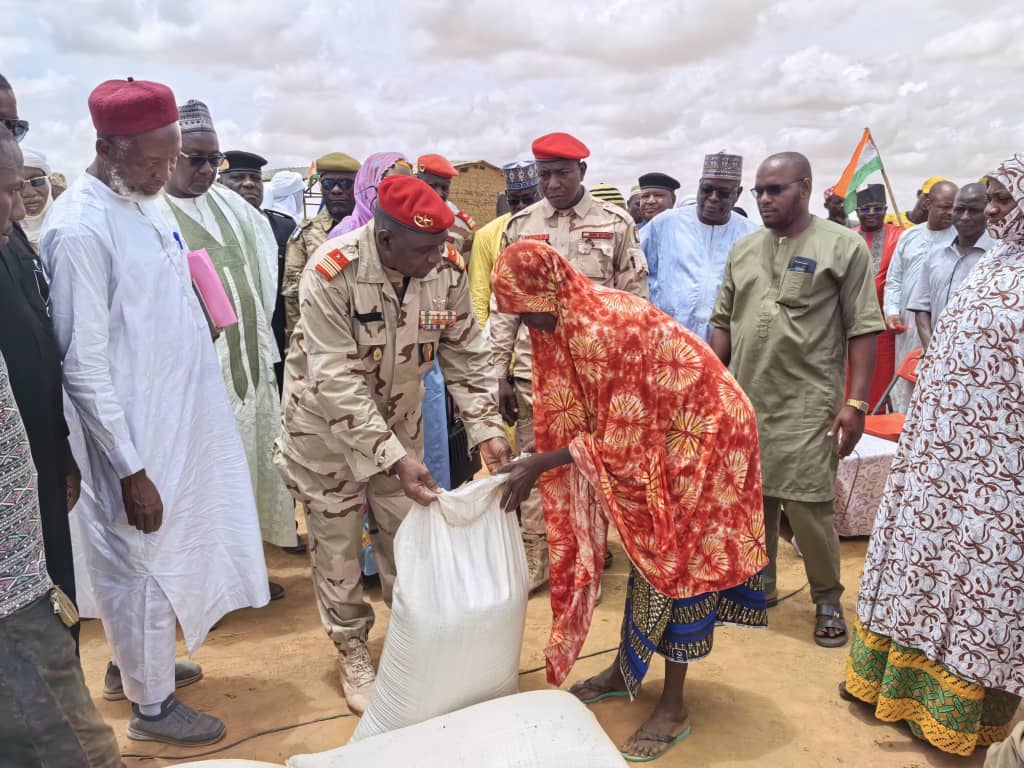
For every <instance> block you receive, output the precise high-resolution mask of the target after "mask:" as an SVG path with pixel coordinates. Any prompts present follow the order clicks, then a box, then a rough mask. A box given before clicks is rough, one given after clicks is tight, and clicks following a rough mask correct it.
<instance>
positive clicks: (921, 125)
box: [0, 0, 1024, 207]
mask: <svg viewBox="0 0 1024 768" xmlns="http://www.w3.org/2000/svg"><path fill="white" fill-rule="evenodd" d="M26 7H31V9H32V10H30V11H28V12H26V11H25V8H26ZM986 9H995V10H994V11H992V12H990V13H989V12H986ZM0 10H5V11H7V17H8V18H13V19H14V20H15V22H14V27H13V29H9V30H7V32H6V34H7V35H8V37H7V38H4V39H7V40H15V41H22V42H16V43H15V45H16V46H21V50H24V48H25V46H27V45H29V44H30V45H31V54H30V55H18V56H11V57H9V59H10V60H9V62H5V63H4V65H3V68H4V69H3V72H4V74H5V75H6V76H8V78H9V79H11V81H12V82H13V83H14V85H15V88H16V91H17V93H18V96H19V108H20V109H21V111H22V112H23V113H24V115H25V116H26V117H28V118H29V119H30V121H31V122H32V133H31V134H30V136H31V140H32V141H33V146H38V148H39V149H42V150H43V151H46V152H48V154H50V155H51V157H52V159H54V163H55V165H60V166H63V167H62V170H66V171H67V172H68V173H69V175H72V176H73V175H75V173H76V172H77V171H79V170H80V169H81V168H84V167H85V165H86V164H87V163H88V162H89V160H90V158H91V144H92V137H91V132H90V130H89V122H88V113H87V111H86V99H87V96H88V93H89V91H90V90H91V88H92V87H93V86H94V85H95V84H96V83H98V82H100V81H101V80H104V79H107V78H109V77H123V76H126V75H128V74H133V75H134V76H136V77H140V78H142V77H146V78H150V79H156V80H161V81H162V82H167V83H168V84H169V85H171V86H172V88H173V89H174V91H175V93H176V95H177V96H178V99H179V101H180V102H183V101H184V100H185V99H188V98H198V99H202V100H203V101H205V102H207V104H209V106H210V109H211V110H212V112H213V115H214V118H215V120H216V121H217V124H218V126H219V130H220V134H221V142H222V146H223V147H224V148H225V149H227V148H237V149H251V150H253V151H257V152H260V153H261V154H263V155H265V156H266V157H268V158H269V159H270V161H271V163H272V164H273V165H275V166H282V165H297V166H306V165H308V164H309V161H310V160H311V159H312V158H314V157H317V156H319V155H320V154H323V153H324V152H328V151H332V150H341V151H345V152H349V153H351V154H353V155H358V156H365V155H367V154H369V153H371V152H374V151H381V150H392V149H393V150H398V151H403V152H405V153H406V154H407V155H408V156H410V157H415V156H416V155H418V154H421V153H423V152H429V151H435V152H441V153H443V154H447V155H449V156H450V157H452V158H454V159H478V158H482V159H487V160H490V161H491V162H493V163H495V164H500V163H503V162H507V161H508V160H511V159H515V158H520V157H524V156H527V155H528V153H529V146H530V142H531V140H532V139H533V138H534V137H536V136H537V135H539V134H541V133H546V132H548V131H554V130H564V131H569V132H572V133H575V134H576V135H578V136H579V137H580V138H581V139H583V140H584V141H585V142H586V143H587V144H588V145H589V146H590V148H591V150H592V156H591V158H590V160H589V165H590V172H589V174H588V179H589V180H591V181H593V182H596V181H608V182H611V183H614V184H617V185H618V186H620V187H623V188H626V187H628V186H629V185H630V184H631V183H632V182H633V180H634V179H635V178H636V177H637V175H639V174H640V173H644V172H646V171H652V170H663V171H665V172H667V173H671V174H672V175H674V176H676V177H678V178H679V179H680V180H681V181H682V182H683V184H684V189H683V192H684V193H688V192H692V191H693V186H694V183H695V181H696V179H697V177H698V175H699V172H700V166H701V161H702V158H703V155H704V154H705V153H706V152H715V151H718V150H720V149H728V150H729V151H733V152H739V153H742V154H743V155H744V157H745V162H746V173H745V176H746V179H745V180H746V182H747V183H746V186H748V187H749V186H751V184H752V183H753V177H754V173H755V171H756V168H757V165H758V163H759V162H760V160H761V159H762V158H763V157H764V156H766V155H767V154H769V153H771V152H776V151H781V150H789V149H795V150H799V151H802V152H804V153H805V154H807V155H808V157H809V158H810V159H811V161H812V164H813V167H814V172H815V179H816V181H815V186H816V188H817V189H819V190H820V189H824V187H825V186H827V185H828V184H830V183H831V182H832V181H834V179H835V178H837V177H838V175H839V173H840V171H841V170H842V168H843V166H844V165H845V164H846V161H847V160H848V159H849V155H850V152H851V151H852V149H853V147H854V145H855V144H856V142H857V140H858V138H859V137H860V133H861V131H862V130H863V127H864V126H866V125H867V126H870V127H871V129H872V131H873V133H874V135H875V137H876V140H877V141H878V143H879V146H880V149H881V151H882V156H883V159H884V160H885V162H886V165H887V168H888V169H889V172H890V175H891V176H892V177H893V181H894V183H895V185H896V187H897V193H898V196H899V198H900V199H901V200H902V201H903V202H904V204H906V203H908V202H909V201H910V198H911V196H912V195H913V191H914V190H916V189H917V187H918V186H919V185H920V181H921V180H922V179H924V178H926V177H928V176H931V175H934V174H936V173H941V174H942V175H947V176H951V177H953V178H956V179H960V180H964V181H966V180H969V179H974V178H977V176H978V175H980V174H981V173H982V172H984V171H985V170H986V169H988V168H989V167H991V166H993V165H995V164H996V163H997V162H999V161H1000V160H1001V159H1002V158H1003V157H1005V156H1007V155H1008V154H1010V153H1012V152H1013V151H1016V150H1017V149H1019V148H1020V147H1021V146H1024V133H1022V130H1021V126H1022V125H1024V106H1021V105H1020V104H1018V97H1017V93H1018V81H1019V78H1020V69H1021V67H1022V66H1024V51H1022V50H1020V49H1019V46H1020V43H1018V42H1017V41H1018V40H1022V39H1024V35H1022V34H1020V33H1021V31H1024V14H1022V13H1021V11H1020V10H1018V9H1017V7H1016V6H1015V5H1014V4H1013V3H1009V4H1008V3H1007V0H1002V2H1001V3H999V2H989V1H988V0H972V2H971V3H970V4H965V3H963V2H962V0H939V2H937V3H935V4H930V5H929V6H928V7H927V8H924V7H923V6H921V4H920V3H919V2H914V1H913V0H833V1H832V2H830V3H829V4H828V6H827V8H826V7H825V6H821V5H820V4H808V3H805V2H800V0H776V1H775V2H768V3H765V2H763V1H762V2H758V1H756V0H718V2H716V3H713V4H710V5H709V4H708V3H706V2H697V0H675V2H672V0H643V1H641V0H616V1H615V2H612V3H607V2H606V3H598V2H596V1H594V0H563V2H552V1H551V0H521V2H519V3H516V4H515V5H512V4H509V3H504V4H498V3H494V2H485V0H459V1H458V2H457V1H456V0H422V1H421V2H415V1H414V0H393V2H391V3H387V4H369V3H359V2H355V0H345V1H343V2H335V1H332V0H308V1H307V2H303V3H301V4H289V3H281V2H279V1H272V0H248V2H246V3H244V4H239V3H237V2H230V1H229V0H130V1H129V0H76V2H74V3H59V2H36V3H33V4H31V5H30V6H26V4H25V3H24V2H23V0H22V1H21V2H15V0H0ZM890 19H898V23H895V24H893V23H888V22H887V21H886V20H890ZM2 40H3V39H0V42H2ZM26 41H30V42H26ZM5 52H6V51H5ZM750 202H751V201H749V200H747V203H748V204H749V203H750ZM748 207H752V206H749V205H748Z"/></svg>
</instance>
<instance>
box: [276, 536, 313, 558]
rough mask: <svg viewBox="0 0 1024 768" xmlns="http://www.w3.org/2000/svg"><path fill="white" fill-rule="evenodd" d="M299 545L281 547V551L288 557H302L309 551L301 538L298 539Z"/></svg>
mask: <svg viewBox="0 0 1024 768" xmlns="http://www.w3.org/2000/svg"><path fill="white" fill-rule="evenodd" d="M298 539H299V543H298V544H296V545H295V546H294V547H281V551H283V552H287V553H288V554H289V555H304V554H306V552H307V551H308V550H309V548H308V547H307V546H306V540H305V539H303V538H302V537H301V536H299V537H298Z"/></svg>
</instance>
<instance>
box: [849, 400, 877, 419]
mask: <svg viewBox="0 0 1024 768" xmlns="http://www.w3.org/2000/svg"><path fill="white" fill-rule="evenodd" d="M846 404H847V405H848V406H850V407H851V408H856V409H857V410H858V411H860V412H861V413H863V414H865V415H867V412H868V411H870V410H871V403H868V402H866V401H864V400H854V399H853V398H852V397H851V398H850V399H849V400H847V401H846Z"/></svg>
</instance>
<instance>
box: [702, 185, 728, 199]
mask: <svg viewBox="0 0 1024 768" xmlns="http://www.w3.org/2000/svg"><path fill="white" fill-rule="evenodd" d="M700 193H701V194H702V195H704V196H706V197H711V196H712V195H714V196H715V197H717V198H718V199H719V200H728V199H729V198H730V197H732V196H733V195H734V194H736V190H735V188H733V189H730V188H728V187H713V186H711V185H710V184H701V187H700Z"/></svg>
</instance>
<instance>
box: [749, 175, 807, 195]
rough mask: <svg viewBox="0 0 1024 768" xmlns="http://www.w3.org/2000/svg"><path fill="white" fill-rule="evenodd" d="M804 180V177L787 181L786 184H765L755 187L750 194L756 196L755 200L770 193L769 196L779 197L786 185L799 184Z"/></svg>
mask: <svg viewBox="0 0 1024 768" xmlns="http://www.w3.org/2000/svg"><path fill="white" fill-rule="evenodd" d="M803 180H804V179H793V180H792V181H787V182H786V183H785V184H765V185H764V186H763V187H754V188H753V189H751V190H750V194H752V195H753V196H754V199H755V200H760V199H761V198H762V197H764V196H765V195H768V196H769V197H778V196H779V195H781V194H782V190H784V189H785V188H786V187H791V186H793V185H794V184H799V183H800V182H801V181H803Z"/></svg>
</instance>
